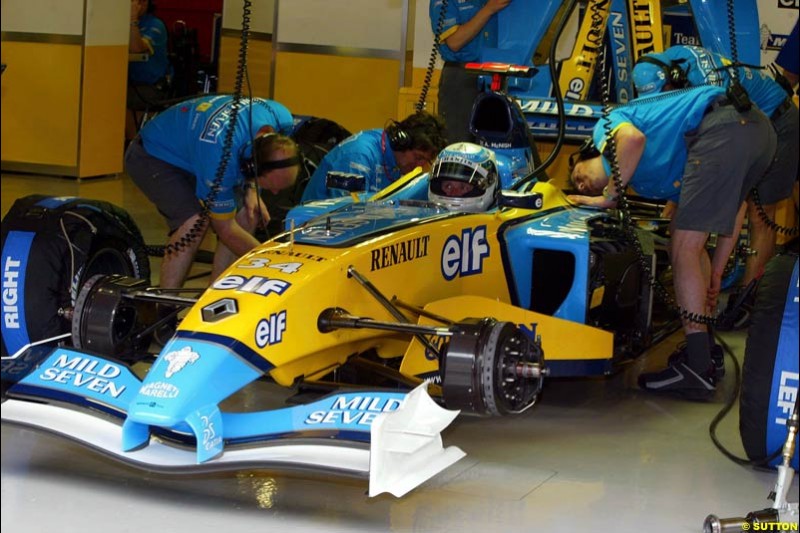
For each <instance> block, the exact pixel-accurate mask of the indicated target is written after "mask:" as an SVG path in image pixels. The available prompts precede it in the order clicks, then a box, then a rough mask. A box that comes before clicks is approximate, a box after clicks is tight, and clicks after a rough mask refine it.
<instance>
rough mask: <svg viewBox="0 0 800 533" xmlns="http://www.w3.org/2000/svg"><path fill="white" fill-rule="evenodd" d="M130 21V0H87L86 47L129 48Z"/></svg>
mask: <svg viewBox="0 0 800 533" xmlns="http://www.w3.org/2000/svg"><path fill="white" fill-rule="evenodd" d="M130 21H131V3H130V0H87V2H86V39H85V43H86V46H108V45H126V46H127V44H128V39H129V38H130Z"/></svg>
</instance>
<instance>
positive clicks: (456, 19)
mask: <svg viewBox="0 0 800 533" xmlns="http://www.w3.org/2000/svg"><path fill="white" fill-rule="evenodd" d="M485 5H486V0H447V9H446V10H445V17H444V23H443V25H442V31H441V33H440V35H439V40H440V42H441V44H440V45H439V53H440V54H441V55H442V59H443V60H444V61H455V62H458V63H466V62H468V61H479V60H480V57H481V50H483V48H484V47H490V48H496V47H497V32H498V30H497V14H496V13H495V14H494V15H492V17H491V18H490V19H489V21H488V22H487V23H486V25H485V26H484V27H483V29H481V31H480V33H478V34H477V35H476V36H475V37H474V38H473V39H472V40H471V41H470V42H468V43H467V44H465V45H464V46H463V47H462V48H461V50H459V51H458V52H454V51H452V50H450V48H448V46H447V45H446V44H444V41H445V39H447V38H448V37H449V36H450V35H452V34H453V32H455V31H456V30H457V29H458V26H460V25H461V24H464V23H466V22H469V21H470V20H471V19H472V17H474V16H475V14H476V13H477V12H478V11H479V10H480V9H481V8H482V7H483V6H485ZM441 9H442V0H435V1H434V0H431V3H430V6H429V8H428V10H429V14H430V19H431V29H432V30H433V32H434V33H436V30H437V28H436V26H437V24H438V22H439V14H440V13H441Z"/></svg>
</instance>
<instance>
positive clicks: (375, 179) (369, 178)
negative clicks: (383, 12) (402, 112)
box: [302, 129, 400, 202]
mask: <svg viewBox="0 0 800 533" xmlns="http://www.w3.org/2000/svg"><path fill="white" fill-rule="evenodd" d="M331 170H332V171H335V172H347V173H348V174H358V175H359V176H364V177H365V178H366V186H367V189H366V190H367V192H369V193H375V192H378V191H379V190H381V189H383V188H385V187H387V186H388V185H389V184H391V183H392V182H394V181H395V180H397V179H398V178H399V177H400V169H399V168H398V167H397V161H396V160H395V158H394V152H393V151H392V149H391V147H390V146H389V143H388V141H387V139H386V137H385V134H384V132H383V130H381V129H376V130H364V131H360V132H358V133H356V134H355V135H351V136H350V137H348V138H347V139H345V140H344V141H342V142H341V143H339V144H337V145H336V146H335V147H334V148H333V150H331V151H330V152H328V154H327V155H326V156H325V157H324V158H322V161H321V162H320V164H319V166H318V167H317V169H316V170H315V171H314V174H313V175H312V176H311V179H310V180H309V182H308V185H307V186H306V190H305V192H303V199H302V201H303V202H308V201H311V200H322V199H325V198H336V197H339V196H345V195H347V191H342V190H339V189H328V187H326V186H325V178H326V177H327V175H328V172H329V171H331Z"/></svg>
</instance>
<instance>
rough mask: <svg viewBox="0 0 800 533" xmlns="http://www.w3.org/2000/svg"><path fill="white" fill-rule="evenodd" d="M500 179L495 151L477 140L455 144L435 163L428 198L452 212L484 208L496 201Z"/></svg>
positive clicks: (443, 151)
mask: <svg viewBox="0 0 800 533" xmlns="http://www.w3.org/2000/svg"><path fill="white" fill-rule="evenodd" d="M498 179H499V177H498V170H497V161H496V159H495V155H494V152H493V151H492V150H489V149H488V148H484V147H483V146H480V145H477V144H473V143H464V142H462V143H455V144H451V145H450V146H448V147H446V148H445V149H444V150H442V151H441V152H439V155H438V156H437V157H436V160H435V161H434V162H433V166H432V167H431V173H430V181H429V183H428V199H429V200H430V201H432V202H436V203H439V204H442V205H444V206H445V207H446V208H447V209H449V210H450V211H468V212H480V211H484V210H486V209H488V208H489V207H490V206H491V205H492V203H493V202H494V196H495V192H496V191H497V183H498Z"/></svg>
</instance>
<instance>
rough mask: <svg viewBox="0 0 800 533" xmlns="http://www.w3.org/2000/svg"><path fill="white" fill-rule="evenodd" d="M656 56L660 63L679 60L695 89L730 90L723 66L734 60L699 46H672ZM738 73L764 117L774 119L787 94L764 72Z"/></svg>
mask: <svg viewBox="0 0 800 533" xmlns="http://www.w3.org/2000/svg"><path fill="white" fill-rule="evenodd" d="M656 55H658V56H663V58H661V60H662V61H665V62H666V63H669V62H670V60H671V61H677V62H678V64H679V65H680V67H681V69H683V71H684V72H686V78H687V80H688V81H689V85H691V86H693V87H694V86H698V85H703V84H709V85H718V86H721V87H727V86H728V83H729V82H730V73H729V72H728V69H726V68H722V67H725V66H727V65H730V64H731V63H732V61H731V60H730V59H728V58H727V57H725V56H723V55H721V54H718V53H716V52H711V51H709V50H706V49H705V48H702V47H700V46H684V45H679V46H672V47H670V48H668V49H667V50H665V51H664V52H662V53H661V54H656ZM736 71H737V74H738V77H739V82H740V83H741V84H742V87H744V90H745V91H747V94H748V96H749V97H750V100H751V101H752V102H753V103H754V104H756V105H757V106H758V108H759V109H760V110H761V111H763V112H764V114H765V115H767V116H771V115H772V113H773V112H774V111H775V109H777V108H778V106H779V105H781V104H782V103H783V101H784V100H786V91H784V90H783V87H781V86H780V85H778V83H777V82H776V81H775V80H773V79H772V78H771V77H770V76H769V75H768V74H767V73H766V71H765V70H764V69H752V68H749V67H738V68H737V69H736Z"/></svg>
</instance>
